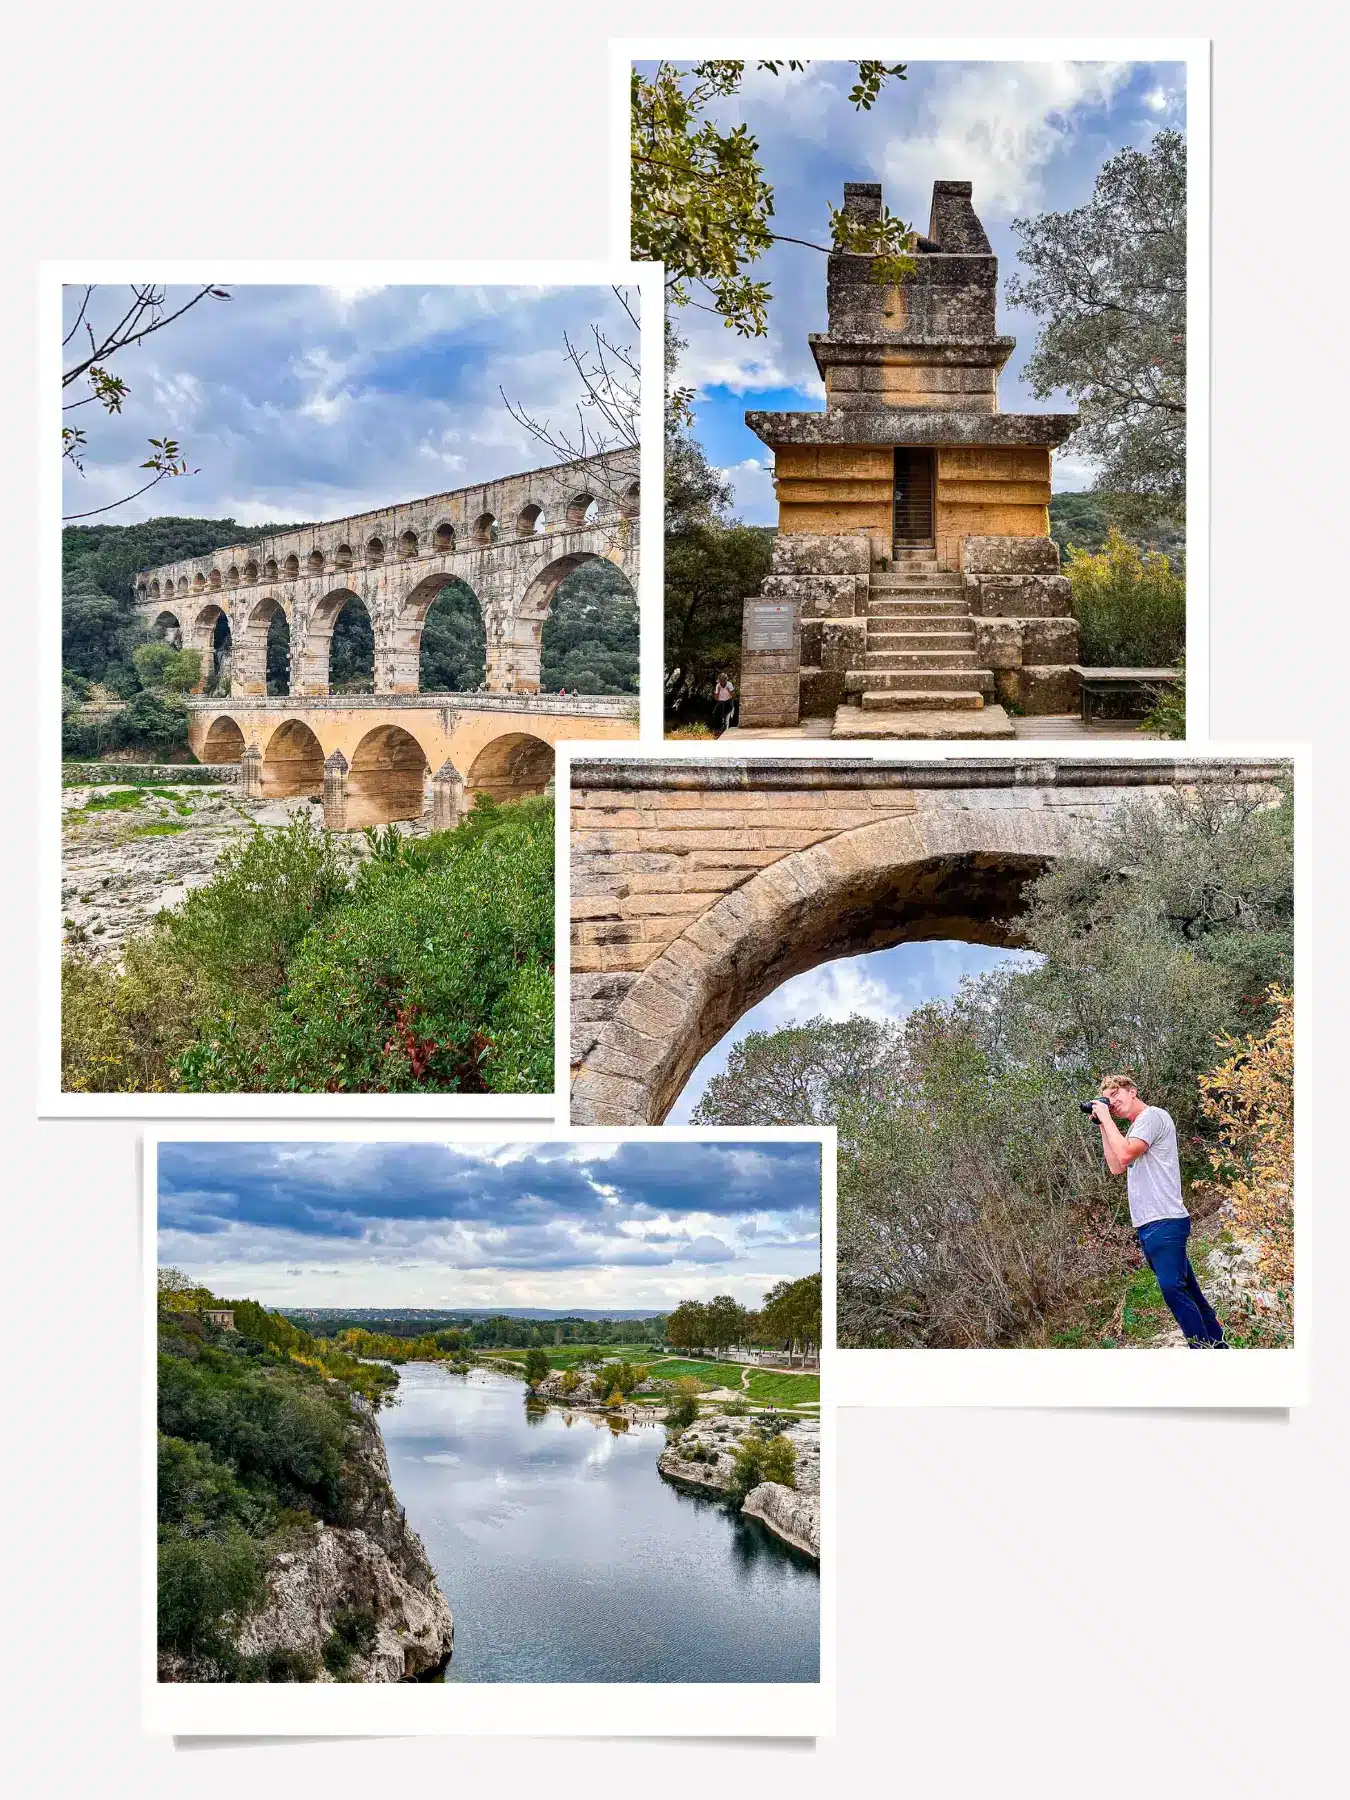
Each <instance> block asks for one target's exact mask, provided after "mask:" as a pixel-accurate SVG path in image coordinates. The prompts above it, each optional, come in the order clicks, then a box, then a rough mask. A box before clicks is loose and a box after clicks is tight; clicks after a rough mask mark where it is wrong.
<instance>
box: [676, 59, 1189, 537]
mask: <svg viewBox="0 0 1350 1800" xmlns="http://www.w3.org/2000/svg"><path fill="white" fill-rule="evenodd" d="M853 80H854V72H853V69H852V65H851V64H848V63H829V62H817V63H813V64H811V65H810V67H809V68H808V69H807V70H806V71H805V72H804V73H801V74H792V73H790V72H784V73H783V74H780V75H778V76H777V77H775V76H772V75H767V74H756V73H754V72H753V71H752V72H750V73H748V74H747V76H746V80H745V83H744V86H743V88H742V91H741V94H740V95H739V96H737V97H734V98H732V99H729V100H727V101H725V102H722V103H720V106H719V109H718V111H717V113H716V114H715V115H714V116H715V117H717V119H718V122H719V124H721V125H722V126H724V127H725V125H727V124H729V123H740V122H744V123H745V124H746V125H747V126H749V128H750V131H751V133H752V135H753V136H754V137H755V138H757V139H758V141H759V144H760V149H761V159H762V161H763V164H764V168H765V173H766V176H767V179H768V181H769V182H770V184H771V185H772V187H773V188H774V190H775V196H776V212H775V216H774V226H775V229H776V230H778V231H779V232H782V233H785V234H788V235H790V236H794V237H802V238H807V239H809V240H810V241H811V242H813V243H817V244H820V243H825V242H827V241H828V213H827V210H826V209H827V205H828V204H830V203H833V204H834V205H836V206H837V205H839V204H840V203H841V202H842V199H843V192H844V183H845V181H880V182H881V183H882V184H883V190H884V198H885V200H886V203H887V204H888V206H889V207H890V209H891V211H892V212H893V213H896V214H897V215H898V216H899V217H900V218H902V219H903V220H904V221H905V222H906V223H907V224H912V225H916V226H917V227H918V229H919V230H921V231H926V230H927V228H928V211H929V204H930V200H931V196H932V186H933V182H934V181H935V180H952V181H971V182H973V183H974V188H975V193H974V202H975V210H976V212H977V213H978V214H979V216H980V218H981V219H982V220H983V222H984V226H985V229H986V231H987V232H988V234H989V240H990V242H991V244H992V245H993V247H994V250H995V251H996V253H997V255H998V257H999V275H1000V283H1001V284H1002V282H1003V281H1005V280H1006V278H1007V276H1008V274H1009V273H1010V272H1011V271H1013V270H1014V269H1015V268H1016V266H1017V264H1016V251H1017V240H1016V238H1015V237H1014V236H1013V233H1012V229H1011V223H1012V220H1013V219H1014V218H1018V217H1023V216H1026V215H1029V214H1032V213H1037V212H1043V211H1047V210H1054V211H1061V210H1064V209H1066V208H1069V207H1073V206H1080V205H1082V204H1083V203H1084V202H1085V201H1087V200H1088V199H1090V198H1091V195H1092V185H1093V180H1094V177H1095V176H1096V174H1097V171H1098V170H1099V169H1100V168H1101V165H1102V164H1103V163H1104V162H1105V161H1106V159H1107V158H1108V157H1109V156H1111V155H1114V154H1115V152H1116V151H1118V150H1120V149H1123V148H1124V147H1126V146H1127V145H1130V146H1134V147H1136V148H1145V147H1147V145H1148V144H1149V143H1150V142H1151V141H1152V139H1153V136H1154V134H1155V133H1156V132H1157V131H1158V130H1159V129H1161V128H1163V127H1167V126H1171V127H1177V128H1183V127H1184V123H1185V67H1184V65H1183V64H1179V63H1152V64H1149V63H1062V62H1039V63H1022V64H1019V63H981V62H962V63H932V62H929V63H919V62H914V63H910V65H909V74H908V78H907V79H906V80H905V81H904V82H889V83H888V84H887V85H886V87H885V88H884V89H883V91H882V95H881V97H880V99H879V100H878V102H877V104H876V105H875V106H874V107H873V109H872V111H871V112H870V113H857V112H855V111H854V110H853V108H852V107H851V106H849V105H848V103H847V100H846V99H845V95H846V94H847V91H848V89H849V87H850V86H851V85H852V82H853ZM752 273H755V274H756V275H757V276H758V275H763V276H764V277H767V279H768V280H769V281H770V283H771V284H772V289H773V295H774V300H773V304H772V305H771V307H770V313H769V321H770V322H769V335H768V336H767V337H766V338H743V337H739V336H737V335H736V334H735V333H734V332H732V331H729V330H728V329H727V328H726V326H725V325H723V324H722V323H721V321H720V320H719V319H718V318H716V317H714V316H712V315H711V314H708V313H702V312H698V311H696V310H695V309H694V308H693V307H688V308H686V309H685V310H684V311H682V312H680V313H679V314H677V326H678V329H679V331H680V332H681V334H682V335H685V336H687V337H688V339H689V349H688V351H687V352H686V353H685V357H684V361H683V367H682V370H681V379H682V380H683V381H684V382H686V383H688V384H690V385H693V386H695V387H696V388H697V390H698V400H697V404H696V411H697V418H698V435H699V437H700V438H701V440H702V442H703V444H704V446H705V448H706V449H707V451H708V453H709V456H710V457H711V459H712V461H713V462H714V463H715V464H716V465H717V466H718V467H719V468H723V469H726V470H727V471H728V472H729V473H730V475H731V478H732V481H733V484H734V487H735V490H736V499H737V507H738V510H739V512H740V515H741V517H742V518H743V519H744V520H745V521H746V522H747V523H748V524H765V525H767V524H773V523H774V522H775V510H774V504H773V490H772V485H771V483H770V480H769V476H768V473H767V469H766V466H765V465H766V463H767V462H768V460H769V452H768V449H767V448H766V446H765V445H763V444H762V443H761V442H760V441H759V439H758V438H756V437H755V436H754V435H753V433H751V432H749V431H747V430H746V428H745V424H744V421H743V418H742V415H743V414H744V413H745V411H746V410H747V409H756V408H763V409H775V408H776V409H779V410H785V411H793V410H805V411H815V410H818V409H820V408H822V407H823V406H824V402H825V392H824V388H823V386H822V384H821V382H820V380H819V377H818V376H817V374H816V368H815V364H814V363H813V361H812V359H811V353H810V350H809V349H808V348H807V343H806V334H807V333H808V332H809V331H823V330H824V329H825V325H826V319H825V259H824V257H823V256H820V255H818V254H817V253H816V252H814V251H812V250H806V249H800V248H797V247H796V246H793V245H790V244H778V245H775V246H774V248H773V249H772V250H771V251H770V252H769V254H768V255H767V256H765V257H763V258H762V259H761V260H760V262H759V263H757V264H755V265H753V267H752ZM1000 326H1001V329H1002V330H1003V331H1004V332H1006V333H1008V334H1010V335H1013V336H1015V337H1016V338H1017V339H1018V346H1017V349H1016V350H1015V351H1014V353H1013V357H1012V360H1011V362H1010V363H1009V365H1008V367H1007V369H1006V370H1005V371H1004V374H1003V377H1002V381H1001V385H1000V405H1001V406H1002V408H1003V410H1004V411H1005V412H1017V411H1026V412H1041V411H1053V410H1055V408H1056V407H1057V406H1058V405H1060V404H1062V401H1058V400H1055V399H1048V400H1037V399H1035V398H1034V396H1033V395H1032V394H1031V393H1030V392H1029V390H1028V389H1027V388H1026V387H1025V385H1024V384H1023V383H1022V381H1021V379H1020V373H1019V372H1020V370H1021V367H1022V365H1023V363H1024V362H1025V360H1026V357H1027V355H1028V354H1029V352H1030V351H1031V349H1032V348H1033V347H1034V340H1035V321H1034V320H1033V319H1031V318H1030V317H1029V316H1028V315H1026V314H1020V313H1017V312H1014V311H1013V309H1012V308H1011V307H1009V306H1008V305H1007V304H1006V302H1002V303H1001V309H1000ZM1091 475H1092V471H1091V469H1090V468H1089V466H1088V465H1086V464H1085V463H1083V462H1082V461H1081V460H1075V459H1074V457H1073V455H1072V452H1071V451H1070V452H1067V453H1064V454H1062V455H1060V456H1058V457H1057V458H1056V468H1055V485H1056V486H1057V487H1058V488H1081V487H1085V486H1087V485H1089V482H1090V480H1091Z"/></svg>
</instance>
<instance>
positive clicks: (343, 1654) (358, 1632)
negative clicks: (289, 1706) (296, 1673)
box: [270, 1606, 376, 1680]
mask: <svg viewBox="0 0 1350 1800" xmlns="http://www.w3.org/2000/svg"><path fill="white" fill-rule="evenodd" d="M375 1636H376V1628H375V1614H374V1611H373V1610H372V1609H371V1608H370V1607H368V1606H343V1607H339V1608H338V1610H337V1611H336V1612H335V1613H334V1614H333V1629H332V1632H331V1633H330V1634H329V1637H328V1640H327V1642H326V1643H325V1644H324V1647H323V1665H324V1667H325V1668H326V1669H327V1670H328V1673H329V1674H330V1675H335V1676H339V1677H340V1676H343V1675H345V1674H346V1673H347V1671H348V1669H349V1668H350V1667H351V1664H352V1658H353V1657H354V1656H363V1657H364V1656H369V1655H370V1653H371V1651H372V1650H373V1649H374V1648H375ZM270 1679H272V1680H278V1679H281V1680H293V1679H296V1678H295V1677H288V1676H281V1677H277V1676H271V1677H270ZM301 1679H312V1677H301Z"/></svg>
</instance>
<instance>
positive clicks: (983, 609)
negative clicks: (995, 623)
mask: <svg viewBox="0 0 1350 1800" xmlns="http://www.w3.org/2000/svg"><path fill="white" fill-rule="evenodd" d="M962 585H963V587H964V590H965V597H966V600H967V601H968V602H969V605H970V610H971V612H972V613H974V614H975V615H976V616H977V617H979V616H983V617H985V618H1008V619H1032V618H1047V619H1055V618H1065V619H1067V618H1070V617H1071V616H1072V614H1073V589H1072V588H1071V587H1070V585H1069V578H1068V576H1067V575H971V574H969V573H967V574H966V575H965V577H964V578H963V582H962Z"/></svg>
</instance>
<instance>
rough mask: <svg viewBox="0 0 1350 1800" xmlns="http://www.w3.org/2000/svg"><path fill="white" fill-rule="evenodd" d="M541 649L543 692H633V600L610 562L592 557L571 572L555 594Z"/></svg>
mask: <svg viewBox="0 0 1350 1800" xmlns="http://www.w3.org/2000/svg"><path fill="white" fill-rule="evenodd" d="M541 648H542V651H543V666H542V668H541V670H540V675H539V686H540V688H541V689H542V690H543V692H544V693H546V694H552V693H556V692H557V691H558V690H559V689H560V688H566V689H567V690H568V692H569V693H570V692H572V690H573V689H575V690H576V692H577V693H579V694H636V693H637V691H638V611H637V600H636V599H635V597H634V594H633V590H632V588H631V587H630V586H629V584H628V581H627V578H626V577H625V576H624V575H623V573H622V572H621V571H620V570H619V569H616V568H615V567H614V564H613V563H610V562H606V561H605V560H604V558H603V557H596V558H595V559H594V560H593V561H591V562H585V563H582V565H581V567H580V568H578V569H574V570H573V571H572V573H571V574H570V575H569V576H568V577H567V579H566V580H565V581H564V582H563V583H562V585H561V587H560V588H559V589H558V591H557V593H556V594H555V595H554V598H553V611H552V612H551V613H550V615H549V617H548V619H547V620H546V621H545V623H544V635H543V642H542V645H541Z"/></svg>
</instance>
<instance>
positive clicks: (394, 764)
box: [188, 694, 637, 831]
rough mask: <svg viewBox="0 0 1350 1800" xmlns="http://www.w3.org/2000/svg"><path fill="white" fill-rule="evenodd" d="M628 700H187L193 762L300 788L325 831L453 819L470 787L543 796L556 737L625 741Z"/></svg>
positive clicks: (256, 786) (274, 790) (250, 788)
mask: <svg viewBox="0 0 1350 1800" xmlns="http://www.w3.org/2000/svg"><path fill="white" fill-rule="evenodd" d="M636 731H637V715H636V702H635V701H628V700H621V699H620V700H614V699H609V698H602V697H600V696H593V695H584V694H583V695H572V696H570V697H563V696H561V695H558V696H548V695H542V694H417V695H408V696H406V697H403V698H400V699H397V700H393V701H390V700H387V699H384V698H382V697H381V696H380V695H378V694H342V695H332V696H330V697H328V698H319V699H302V700H293V699H290V698H289V697H286V696H281V697H278V698H274V699H268V698H262V697H256V696H245V697H242V698H239V699H235V698H233V697H231V698H229V699H203V698H194V699H191V700H189V701H188V742H189V744H190V746H191V748H192V750H193V751H194V752H195V754H196V756H197V758H198V760H199V761H200V762H206V763H238V764H239V767H240V782H241V786H242V788H243V791H244V792H245V793H246V794H250V795H253V796H256V797H260V798H264V799H282V798H286V797H289V796H293V795H298V794H309V795H312V796H314V797H315V798H318V797H320V796H322V798H323V803H324V823H325V824H326V825H327V826H328V827H329V828H330V829H331V830H335V831H343V830H356V829H358V828H360V827H362V826H365V825H384V824H388V823H390V822H391V821H393V820H395V819H416V818H419V817H420V816H421V815H422V814H423V813H424V812H426V811H427V810H428V809H430V812H431V816H432V819H433V822H434V823H435V824H436V826H437V827H438V828H441V829H448V828H450V827H452V826H453V825H454V824H456V823H457V821H458V819H459V816H460V814H461V812H462V811H463V810H464V808H465V807H466V806H469V805H472V803H473V799H474V797H475V796H476V795H477V794H480V793H482V794H487V795H489V796H490V797H491V798H492V799H494V800H517V799H520V798H522V797H523V796H524V795H527V794H539V793H542V792H543V791H544V789H545V788H546V787H547V785H548V783H549V782H550V781H551V780H552V778H553V760H554V747H555V746H556V744H557V743H558V742H559V740H560V739H563V738H569V739H576V738H582V739H586V738H631V737H633V736H634V735H635V734H636Z"/></svg>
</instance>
